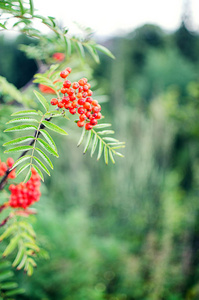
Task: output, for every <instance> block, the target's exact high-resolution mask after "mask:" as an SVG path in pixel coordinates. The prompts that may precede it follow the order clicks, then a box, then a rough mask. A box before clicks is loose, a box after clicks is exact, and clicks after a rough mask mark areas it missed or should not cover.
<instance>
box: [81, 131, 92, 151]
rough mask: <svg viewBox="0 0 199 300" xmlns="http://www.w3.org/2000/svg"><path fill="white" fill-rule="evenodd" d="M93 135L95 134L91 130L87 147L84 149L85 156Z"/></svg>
mask: <svg viewBox="0 0 199 300" xmlns="http://www.w3.org/2000/svg"><path fill="white" fill-rule="evenodd" d="M92 134H93V132H92V130H90V131H89V133H88V137H87V141H86V145H85V147H84V152H83V153H84V154H85V153H86V151H87V150H88V147H89V145H90V142H91V138H92Z"/></svg>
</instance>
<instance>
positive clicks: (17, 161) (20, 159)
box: [12, 155, 31, 169]
mask: <svg viewBox="0 0 199 300" xmlns="http://www.w3.org/2000/svg"><path fill="white" fill-rule="evenodd" d="M28 158H31V155H24V156H22V157H20V158H19V159H17V160H16V162H15V163H14V164H13V166H12V169H14V168H16V166H18V165H19V164H21V163H22V162H23V161H25V160H27V159H28Z"/></svg>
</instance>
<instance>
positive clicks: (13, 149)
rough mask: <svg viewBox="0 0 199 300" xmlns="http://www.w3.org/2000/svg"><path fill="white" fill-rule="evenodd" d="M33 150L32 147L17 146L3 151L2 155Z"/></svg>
mask: <svg viewBox="0 0 199 300" xmlns="http://www.w3.org/2000/svg"><path fill="white" fill-rule="evenodd" d="M31 149H33V146H29V145H27V146H18V147H14V148H11V149H8V150H5V151H4V153H13V152H19V151H28V150H31Z"/></svg>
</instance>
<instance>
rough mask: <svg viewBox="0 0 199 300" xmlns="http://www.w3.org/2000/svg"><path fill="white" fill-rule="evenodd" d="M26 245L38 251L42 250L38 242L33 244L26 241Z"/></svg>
mask: <svg viewBox="0 0 199 300" xmlns="http://www.w3.org/2000/svg"><path fill="white" fill-rule="evenodd" d="M24 246H25V247H26V248H30V249H32V250H34V251H36V252H39V251H40V249H39V247H38V246H37V245H36V244H33V243H25V244H24Z"/></svg>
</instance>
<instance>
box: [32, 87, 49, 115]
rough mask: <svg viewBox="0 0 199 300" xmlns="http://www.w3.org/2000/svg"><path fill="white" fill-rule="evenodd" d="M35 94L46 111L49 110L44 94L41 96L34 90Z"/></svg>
mask: <svg viewBox="0 0 199 300" xmlns="http://www.w3.org/2000/svg"><path fill="white" fill-rule="evenodd" d="M34 94H35V96H36V97H37V99H38V100H39V102H40V103H41V104H42V105H43V107H44V108H45V110H46V111H49V104H48V102H47V101H46V99H45V98H44V96H42V95H41V94H40V93H39V92H37V91H34Z"/></svg>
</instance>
